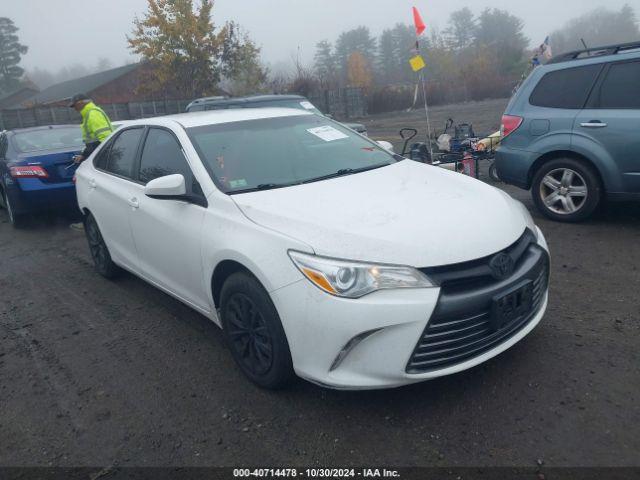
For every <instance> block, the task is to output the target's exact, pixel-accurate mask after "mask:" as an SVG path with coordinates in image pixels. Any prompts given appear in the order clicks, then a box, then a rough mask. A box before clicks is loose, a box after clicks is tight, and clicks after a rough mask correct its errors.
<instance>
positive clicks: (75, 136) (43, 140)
mask: <svg viewBox="0 0 640 480" xmlns="http://www.w3.org/2000/svg"><path fill="white" fill-rule="evenodd" d="M13 143H14V145H15V147H16V148H17V149H18V150H19V151H20V152H23V153H25V152H35V151H39V150H59V149H62V148H77V147H82V145H83V142H82V130H81V129H80V127H79V126H78V127H58V128H48V129H42V130H31V131H27V132H16V134H15V135H14V136H13Z"/></svg>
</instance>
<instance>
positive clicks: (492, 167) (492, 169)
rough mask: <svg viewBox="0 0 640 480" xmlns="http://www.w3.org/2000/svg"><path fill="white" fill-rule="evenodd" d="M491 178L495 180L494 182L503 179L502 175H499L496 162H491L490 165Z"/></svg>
mask: <svg viewBox="0 0 640 480" xmlns="http://www.w3.org/2000/svg"><path fill="white" fill-rule="evenodd" d="M489 178H491V180H493V181H494V182H501V181H502V180H500V176H499V175H498V168H497V167H496V163H495V162H491V165H489Z"/></svg>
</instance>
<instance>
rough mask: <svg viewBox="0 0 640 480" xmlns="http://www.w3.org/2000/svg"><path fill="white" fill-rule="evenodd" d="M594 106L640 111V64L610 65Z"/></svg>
mask: <svg viewBox="0 0 640 480" xmlns="http://www.w3.org/2000/svg"><path fill="white" fill-rule="evenodd" d="M595 106H596V108H603V109H605V108H610V109H640V62H626V63H614V64H612V65H611V67H610V68H609V71H608V72H607V75H606V77H605V79H604V81H603V82H602V85H601V87H600V91H599V92H598V96H597V98H596V102H595Z"/></svg>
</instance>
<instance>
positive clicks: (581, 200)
mask: <svg viewBox="0 0 640 480" xmlns="http://www.w3.org/2000/svg"><path fill="white" fill-rule="evenodd" d="M588 193H589V192H588V188H587V183H586V182H585V179H584V178H583V177H582V175H580V174H579V173H578V172H576V171H575V170H571V169H570V168H557V169H555V170H551V171H550V172H549V173H547V174H546V175H545V176H544V178H543V179H542V182H540V198H541V199H542V202H543V203H544V205H545V207H546V208H548V209H549V210H550V211H552V212H554V213H557V214H559V215H570V214H573V213H576V212H577V211H578V210H580V209H581V208H582V207H583V206H584V204H585V203H586V201H587V197H588Z"/></svg>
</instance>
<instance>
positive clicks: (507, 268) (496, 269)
mask: <svg viewBox="0 0 640 480" xmlns="http://www.w3.org/2000/svg"><path fill="white" fill-rule="evenodd" d="M513 267H514V264H513V258H511V256H510V255H507V254H506V253H499V254H497V255H496V256H495V257H493V258H492V259H491V261H490V262H489V268H491V275H492V276H493V278H495V279H496V280H504V279H505V278H507V277H508V276H509V275H511V273H512V272H513Z"/></svg>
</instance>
